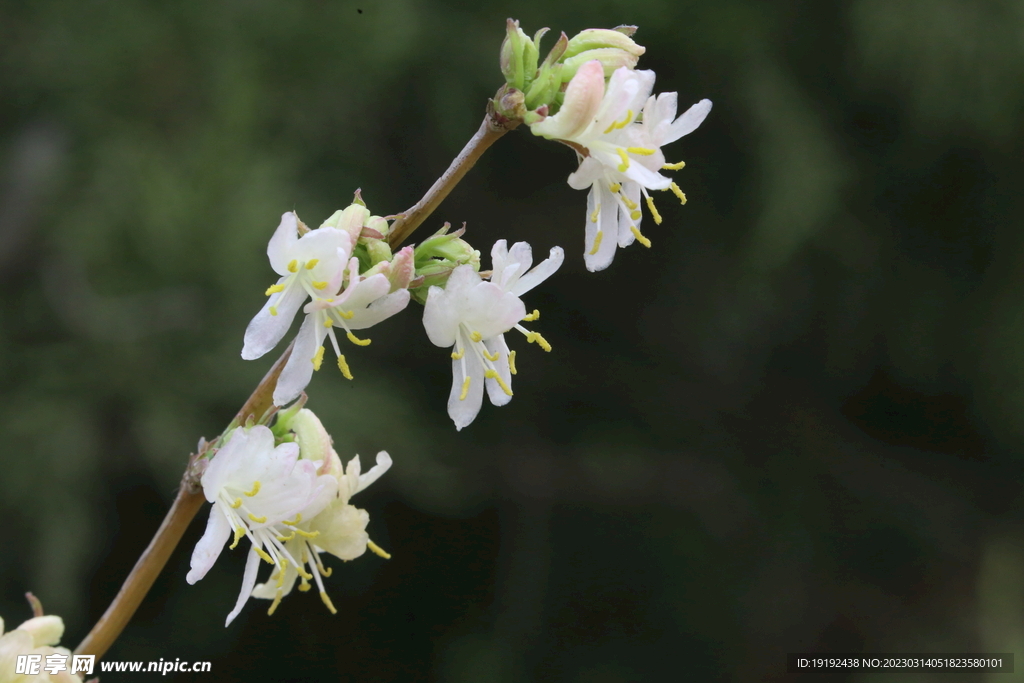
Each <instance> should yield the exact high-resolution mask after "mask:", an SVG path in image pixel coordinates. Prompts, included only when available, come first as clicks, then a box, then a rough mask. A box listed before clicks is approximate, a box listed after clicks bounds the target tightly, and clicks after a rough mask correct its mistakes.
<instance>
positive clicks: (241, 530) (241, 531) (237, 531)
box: [228, 526, 245, 550]
mask: <svg viewBox="0 0 1024 683" xmlns="http://www.w3.org/2000/svg"><path fill="white" fill-rule="evenodd" d="M243 536H245V529H244V528H243V527H240V526H236V527H235V540H234V541H232V542H231V545H229V546H228V550H234V549H235V546H236V545H238V542H239V541H240V540H242V537H243Z"/></svg>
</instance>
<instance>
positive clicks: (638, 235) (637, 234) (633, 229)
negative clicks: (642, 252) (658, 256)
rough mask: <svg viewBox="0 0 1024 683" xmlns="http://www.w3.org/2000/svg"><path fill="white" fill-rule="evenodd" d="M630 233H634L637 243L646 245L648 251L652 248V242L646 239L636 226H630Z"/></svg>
mask: <svg viewBox="0 0 1024 683" xmlns="http://www.w3.org/2000/svg"><path fill="white" fill-rule="evenodd" d="M629 231H630V232H631V233H633V237H635V238H636V241H637V242H639V243H640V244H642V245H644V246H645V247H647V248H648V249H650V248H651V241H650V240H649V239H647V238H646V237H644V236H643V235H642V234H641V233H640V229H639V228H637V227H636V226H635V225H631V226H629Z"/></svg>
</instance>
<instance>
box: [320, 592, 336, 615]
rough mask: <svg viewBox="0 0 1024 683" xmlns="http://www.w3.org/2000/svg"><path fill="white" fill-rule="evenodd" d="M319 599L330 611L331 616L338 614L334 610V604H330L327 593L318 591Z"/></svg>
mask: <svg viewBox="0 0 1024 683" xmlns="http://www.w3.org/2000/svg"><path fill="white" fill-rule="evenodd" d="M320 599H321V600H323V601H324V604H325V605H327V609H329V610H331V614H337V613H338V610H336V609H334V603H332V602H331V599H330V598H329V597H327V591H320Z"/></svg>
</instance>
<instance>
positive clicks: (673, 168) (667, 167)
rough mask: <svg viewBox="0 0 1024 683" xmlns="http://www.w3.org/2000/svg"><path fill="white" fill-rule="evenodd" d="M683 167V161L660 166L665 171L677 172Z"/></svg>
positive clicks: (684, 163)
mask: <svg viewBox="0 0 1024 683" xmlns="http://www.w3.org/2000/svg"><path fill="white" fill-rule="evenodd" d="M683 166H686V162H685V161H680V162H679V163H677V164H665V165H663V166H662V168H663V169H665V170H666V171H678V170H679V169H681V168H682V167H683Z"/></svg>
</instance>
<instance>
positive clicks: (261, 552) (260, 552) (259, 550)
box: [252, 545, 277, 564]
mask: <svg viewBox="0 0 1024 683" xmlns="http://www.w3.org/2000/svg"><path fill="white" fill-rule="evenodd" d="M252 550H253V552H254V553H256V554H257V555H259V556H260V559H263V560H266V561H267V562H269V563H270V564H277V563H276V562H274V558H272V557H271V556H270V555H267V551H265V550H264V549H263V548H261V547H259V546H258V545H254V546H253V547H252Z"/></svg>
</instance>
